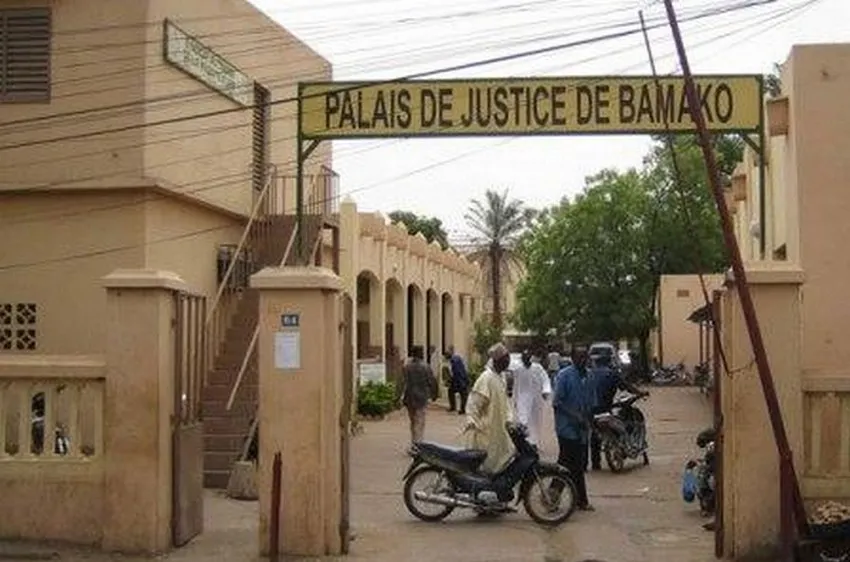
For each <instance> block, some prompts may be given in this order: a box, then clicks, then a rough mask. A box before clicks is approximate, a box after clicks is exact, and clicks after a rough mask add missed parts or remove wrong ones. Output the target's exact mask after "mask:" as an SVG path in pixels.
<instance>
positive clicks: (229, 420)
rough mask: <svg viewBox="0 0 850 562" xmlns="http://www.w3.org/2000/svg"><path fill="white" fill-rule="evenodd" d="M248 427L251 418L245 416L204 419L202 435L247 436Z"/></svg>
mask: <svg viewBox="0 0 850 562" xmlns="http://www.w3.org/2000/svg"><path fill="white" fill-rule="evenodd" d="M234 413H235V412H234ZM250 427H251V417H250V416H248V415H246V414H242V415H233V416H228V417H224V416H207V417H204V433H206V434H207V435H247V434H248V430H249V429H250Z"/></svg>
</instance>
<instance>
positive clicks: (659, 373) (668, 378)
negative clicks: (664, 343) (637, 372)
mask: <svg viewBox="0 0 850 562" xmlns="http://www.w3.org/2000/svg"><path fill="white" fill-rule="evenodd" d="M651 378H652V384H656V385H671V384H681V383H685V382H687V380H688V371H687V369H686V368H685V364H684V363H683V362H679V363H678V364H677V365H676V366H674V367H664V366H662V367H659V368H657V369H655V371H653V373H652V377H651Z"/></svg>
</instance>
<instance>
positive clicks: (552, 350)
mask: <svg viewBox="0 0 850 562" xmlns="http://www.w3.org/2000/svg"><path fill="white" fill-rule="evenodd" d="M560 370H561V353H560V352H559V351H558V350H557V348H556V347H555V346H554V345H550V346H549V355H547V356H546V372H547V373H549V382H550V384H552V386H554V385H555V375H557V374H558V371H560Z"/></svg>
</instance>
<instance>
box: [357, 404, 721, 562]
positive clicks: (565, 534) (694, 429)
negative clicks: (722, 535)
mask: <svg viewBox="0 0 850 562" xmlns="http://www.w3.org/2000/svg"><path fill="white" fill-rule="evenodd" d="M643 409H644V410H645V411H646V412H647V414H648V418H649V432H650V445H651V447H652V449H651V453H650V457H651V458H650V461H651V463H650V465H649V466H647V467H644V466H642V465H640V464H638V465H636V466H635V468H634V469H632V470H629V471H628V472H627V473H624V474H620V475H615V474H611V473H610V472H608V470H607V469H605V470H603V471H602V472H598V473H591V474H590V475H589V483H588V486H589V489H590V494H591V502H592V503H593V504H594V505H595V507H596V508H597V511H596V512H593V513H576V514H575V515H574V516H573V517H572V518H571V519H570V521H568V522H567V523H566V524H565V525H563V526H561V527H560V528H558V529H556V530H546V529H542V528H540V527H539V526H537V525H536V524H534V523H533V522H532V521H531V520H530V519H529V518H528V516H527V515H526V514H525V513H524V512H523V511H522V510H520V512H519V513H517V514H514V515H510V516H507V517H504V518H503V519H501V520H497V521H492V520H481V519H479V518H476V517H475V516H474V514H472V513H470V512H468V511H464V510H458V511H456V512H455V513H454V514H453V515H452V516H451V517H450V518H449V519H447V520H446V521H445V522H443V523H438V524H429V523H423V522H420V521H417V520H415V519H413V518H412V516H410V515H409V514H408V513H407V511H406V510H405V508H404V505H403V503H402V501H401V497H400V489H401V482H400V478H401V476H402V474H403V472H404V470H405V468H406V467H407V459H406V457H405V456H404V454H403V451H404V448H405V446H406V440H407V428H406V424H405V419H404V416H403V415H401V414H400V413H399V414H395V415H394V416H393V417H392V418H391V419H389V420H386V421H384V422H373V423H367V424H365V433H364V434H363V435H361V436H358V437H357V438H355V445H354V451H353V456H354V469H353V489H354V497H353V513H352V523H353V526H354V528H355V531H356V533H357V535H358V536H357V539H356V540H355V542H354V543H353V545H352V554H353V558H355V559H358V560H359V559H362V560H375V561H383V560H387V561H390V560H393V561H402V560H411V561H412V560H417V561H420V560H459V561H469V562H473V561H477V562H478V561H480V562H502V561H505V562H507V561H517V562H520V561H522V562H528V561H531V560H540V561H546V562H555V561H564V562H578V561H581V560H585V559H588V558H597V559H599V560H602V561H605V562H620V561H623V562H627V561H628V562H642V561H646V562H663V561H666V560H670V561H676V562H708V561H709V560H714V557H713V535H712V534H711V533H708V532H706V531H704V530H703V529H702V523H703V522H704V520H703V519H701V518H700V517H699V513H698V509H697V508H696V507H695V506H693V505H686V504H684V503H683V502H682V500H681V498H680V478H681V468H682V465H683V463H684V461H685V459H686V458H687V457H688V456H689V455H690V454H692V453H696V452H697V451H696V447H695V445H694V444H693V442H694V438H695V436H696V434H697V433H698V432H699V431H700V430H701V429H703V428H704V427H706V426H707V425H708V424H709V423H710V420H711V414H710V413H711V410H710V406H709V403H708V401H707V400H706V399H705V398H704V397H702V396H701V395H700V394H699V393H698V392H697V391H696V390H695V389H690V388H659V389H653V390H652V395H651V396H650V398H649V400H648V401H645V402H643ZM546 423H547V428H548V431H547V433H548V434H549V435H550V436H551V437H550V438H549V439H548V440H547V441H545V442H544V443H543V444H542V449H543V454H544V456H546V457H549V458H555V457H556V456H557V444H556V442H555V439H554V435H553V431H552V419H551V416H547V420H546ZM459 426H460V420H459V419H458V416H457V415H455V414H450V413H448V412H445V411H443V410H439V409H433V410H431V411H429V413H428V419H427V426H426V431H425V433H426V438H427V439H429V440H435V441H440V442H446V443H453V442H457V439H458V429H459Z"/></svg>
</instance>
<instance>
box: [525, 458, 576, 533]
mask: <svg viewBox="0 0 850 562" xmlns="http://www.w3.org/2000/svg"><path fill="white" fill-rule="evenodd" d="M534 478H535V480H534V482H532V483H531V485H530V486H528V487H526V489H525V491H524V495H523V497H522V506H523V507H524V508H525V512H526V513H528V516H529V517H531V519H532V520H534V522H535V523H537V524H539V525H546V526H556V525H560V524H561V523H564V522H566V520H567V519H569V518H570V516H571V515H572V514H573V512H574V511H575V510H576V485H575V484H574V483H573V479H572V478H570V477H569V476H568V475H567V474H565V473H564V472H563V471H560V470H555V469H551V468H544V467H541V468H538V469H537V474H536V476H534ZM555 482H558V483H560V484H561V486H563V489H562V490H561V493H560V494H559V495H558V498H557V499H558V507H559V509H552V508H547V507H546V504H548V503H551V502H552V498H551V497H549V494H552V493H553V491H552V486H553V485H554V484H555ZM565 496H566V497H565ZM535 498H538V499H539V505H538V504H537V503H535V501H533V500H534V499H535ZM565 501H566V502H568V503H567V504H566V507H564V508H562V507H560V506H561V505H562V504H564V502H565Z"/></svg>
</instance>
